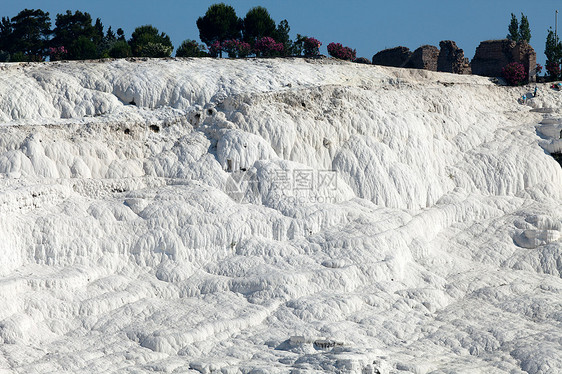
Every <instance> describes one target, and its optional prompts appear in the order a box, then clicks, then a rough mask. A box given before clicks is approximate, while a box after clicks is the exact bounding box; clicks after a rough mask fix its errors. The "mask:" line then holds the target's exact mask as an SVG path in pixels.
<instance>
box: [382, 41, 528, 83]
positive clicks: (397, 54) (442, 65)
mask: <svg viewBox="0 0 562 374" xmlns="http://www.w3.org/2000/svg"><path fill="white" fill-rule="evenodd" d="M439 47H440V49H438V48H437V47H434V46H430V45H424V46H421V47H419V48H418V49H416V50H415V51H414V52H413V53H412V52H411V51H410V50H409V49H408V48H406V47H396V48H390V49H385V50H383V51H380V52H378V53H377V54H375V55H374V56H373V64H375V65H383V66H392V67H406V68H415V69H425V70H432V71H440V72H446V73H455V74H476V75H483V76H490V77H499V76H501V75H502V72H501V70H502V68H503V67H504V66H505V65H507V64H509V63H510V62H514V61H516V62H520V63H522V64H523V65H524V66H525V69H526V71H527V72H528V74H529V77H531V78H530V81H531V82H533V81H535V80H536V71H535V67H536V64H537V54H536V53H535V51H534V49H533V47H531V46H530V45H529V44H527V43H515V42H514V41H511V40H507V39H503V40H488V41H485V42H482V43H480V45H479V46H478V48H477V49H476V53H475V55H474V58H473V60H472V61H471V62H469V60H468V58H466V57H464V51H463V50H462V49H460V48H459V47H457V44H456V43H455V42H454V41H452V40H444V41H441V42H440V43H439Z"/></svg>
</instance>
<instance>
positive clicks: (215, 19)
mask: <svg viewBox="0 0 562 374" xmlns="http://www.w3.org/2000/svg"><path fill="white" fill-rule="evenodd" d="M242 26H243V21H242V20H241V19H240V18H238V16H237V15H236V11H235V10H234V8H233V7H231V6H230V5H226V4H224V3H220V4H213V5H211V6H210V7H209V9H207V12H206V13H205V15H204V16H203V17H199V18H198V19H197V28H198V29H199V38H200V39H201V41H202V42H203V43H205V44H207V47H210V46H211V45H212V44H213V43H214V42H219V43H222V42H223V41H225V40H228V39H240V36H241V30H242ZM221 57H222V51H221Z"/></svg>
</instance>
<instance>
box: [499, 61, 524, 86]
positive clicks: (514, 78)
mask: <svg viewBox="0 0 562 374" xmlns="http://www.w3.org/2000/svg"><path fill="white" fill-rule="evenodd" d="M502 75H503V77H504V78H505V80H506V81H507V83H508V84H509V85H511V86H519V85H520V84H522V83H523V82H524V81H525V80H526V79H527V74H526V73H525V67H524V66H523V64H521V63H519V62H511V63H509V64H507V65H506V66H504V68H503V69H502Z"/></svg>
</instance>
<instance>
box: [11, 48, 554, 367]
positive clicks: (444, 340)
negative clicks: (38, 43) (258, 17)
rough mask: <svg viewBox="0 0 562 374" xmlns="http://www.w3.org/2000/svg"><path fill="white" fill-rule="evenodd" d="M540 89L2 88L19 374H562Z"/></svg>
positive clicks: (338, 79)
mask: <svg viewBox="0 0 562 374" xmlns="http://www.w3.org/2000/svg"><path fill="white" fill-rule="evenodd" d="M434 48H435V47H434ZM451 50H453V51H455V50H454V48H451ZM399 52H400V53H399V54H401V55H402V54H404V51H399ZM406 54H407V53H406ZM458 56H459V55H457V57H454V54H453V58H452V60H454V61H456V62H454V63H457V62H460V57H458ZM373 60H375V59H373ZM435 63H436V64H437V58H435ZM532 88H534V86H533V87H532ZM529 89H530V88H529V87H515V88H509V87H499V86H496V85H494V84H493V83H492V82H491V81H490V80H489V79H488V78H485V77H479V76H468V75H453V74H444V73H436V72H432V71H428V70H417V69H395V68H388V67H382V66H373V65H365V64H354V63H349V62H343V61H336V60H329V59H317V60H308V59H247V60H230V59H211V58H199V59H154V60H151V59H146V60H144V61H140V60H137V61H134V60H115V61H100V62H97V61H88V62H57V63H35V64H17V63H16V64H0V97H1V98H2V100H0V191H1V192H0V372H1V373H2V374H4V373H10V374H11V373H14V374H15V373H61V372H69V373H101V372H116V373H155V372H163V373H186V372H192V371H193V372H201V373H211V372H213V373H215V372H216V373H219V372H220V373H289V372H295V373H362V374H364V373H373V374H374V373H379V374H390V373H445V372H447V373H449V372H451V373H453V372H454V373H473V372H482V373H523V372H526V373H530V374H539V373H540V374H546V373H549V374H554V373H559V370H560V368H561V367H562V357H561V355H560V341H562V328H561V321H562V315H561V312H560V311H561V310H562V280H561V278H560V276H561V272H562V239H561V238H562V203H561V201H562V169H561V167H560V165H559V164H558V163H557V162H556V161H555V159H554V158H553V157H551V154H553V155H556V154H557V153H560V152H561V151H562V143H561V142H562V140H560V136H559V134H560V132H561V131H562V125H561V124H562V112H561V111H560V108H562V99H561V96H559V94H558V93H557V92H554V91H551V90H550V89H549V88H548V87H547V86H546V85H539V86H538V89H539V96H537V97H535V98H530V99H529V100H528V101H527V103H526V105H521V104H518V103H517V99H518V98H519V97H521V95H523V94H524V93H527V91H528V90H529ZM529 96H531V95H529ZM131 103H134V105H133V104H131Z"/></svg>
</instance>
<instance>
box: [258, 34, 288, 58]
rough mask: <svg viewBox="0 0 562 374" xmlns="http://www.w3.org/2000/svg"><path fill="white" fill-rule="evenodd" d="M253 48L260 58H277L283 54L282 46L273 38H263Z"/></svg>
mask: <svg viewBox="0 0 562 374" xmlns="http://www.w3.org/2000/svg"><path fill="white" fill-rule="evenodd" d="M254 48H255V49H256V51H257V52H259V53H261V55H262V56H277V55H279V54H280V53H281V52H283V48H284V46H283V43H277V42H276V41H275V40H274V39H273V38H271V37H269V36H264V37H263V38H261V39H259V40H258V41H257V42H256V44H255V46H254Z"/></svg>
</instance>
